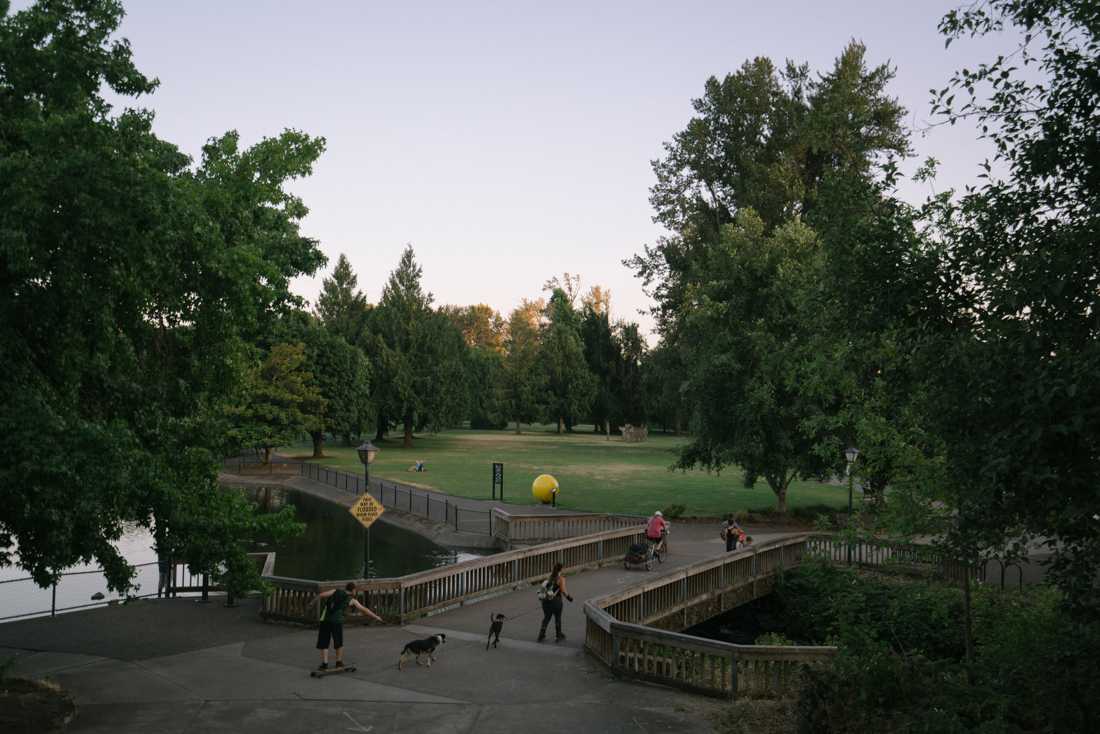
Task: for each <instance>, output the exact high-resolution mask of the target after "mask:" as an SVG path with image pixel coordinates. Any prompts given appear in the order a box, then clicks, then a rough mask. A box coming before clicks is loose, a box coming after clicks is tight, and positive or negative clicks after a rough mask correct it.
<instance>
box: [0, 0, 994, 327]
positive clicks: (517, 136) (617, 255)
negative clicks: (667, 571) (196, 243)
mask: <svg viewBox="0 0 1100 734" xmlns="http://www.w3.org/2000/svg"><path fill="white" fill-rule="evenodd" d="M955 4H956V3H951V2H938V1H934V0H909V1H907V2H902V1H897V0H879V1H878V2H875V3H867V2H847V1H843V0H842V1H834V2H829V3H822V2H820V1H819V0H818V1H817V2H812V1H811V2H801V1H799V2H793V1H789V0H772V1H771V2H734V1H732V0H731V1H728V2H692V1H691V0H680V1H678V2H591V1H590V2H583V3H574V2H566V1H559V2H554V3H546V2H541V3H535V2H523V1H518V0H517V1H514V2H481V1H479V0H465V1H464V2H439V3H419V2H390V3H376V2H336V1H331V2H326V1H324V0H317V1H316V2H313V3H290V2H275V1H269V2H256V1H246V0H233V1H232V2H226V0H187V2H178V0H130V1H129V2H126V8H127V17H126V18H125V19H124V21H123V25H122V28H121V32H120V35H122V36H124V37H126V38H128V39H129V40H130V42H131V44H132V47H133V51H134V57H135V60H136V63H137V65H138V68H139V69H141V70H142V71H143V72H144V73H146V74H147V75H150V76H156V77H158V78H159V79H160V82H161V85H160V88H159V90H158V91H157V92H156V93H155V94H154V95H153V96H152V97H149V98H143V99H142V101H141V103H140V104H141V106H144V107H147V108H149V109H152V110H154V111H155V112H156V125H155V127H156V131H157V133H158V135H160V136H161V137H163V138H165V139H167V140H169V141H172V142H173V143H175V144H177V145H178V146H180V147H181V148H182V149H183V150H184V151H186V152H188V153H190V154H192V155H193V156H196V157H197V156H198V153H199V151H200V149H201V146H202V144H203V143H204V142H205V141H206V140H207V139H208V138H210V137H213V136H216V135H220V134H221V133H223V132H225V131H226V130H230V129H236V130H238V131H239V132H240V134H241V136H242V140H243V142H245V143H246V144H250V143H254V142H256V141H258V140H260V139H261V138H263V137H265V136H274V135H277V134H279V132H281V131H282V130H283V129H284V128H297V129H300V130H303V131H305V132H307V133H309V134H312V135H319V136H323V137H325V138H326V140H327V144H328V146H327V151H326V153H325V154H324V156H323V157H322V158H321V160H320V161H319V163H318V164H317V166H316V167H315V170H314V173H313V176H312V177H310V178H309V179H307V180H303V181H299V182H296V183H294V184H293V185H292V186H291V189H292V190H293V191H294V192H296V193H297V194H299V195H300V196H302V197H303V198H304V200H305V202H306V204H307V206H309V207H310V210H311V212H310V214H309V216H308V217H307V218H306V219H305V220H304V222H303V232H304V233H305V234H307V235H308V236H311V237H315V238H317V240H318V241H319V242H320V247H321V249H322V250H323V251H324V253H325V254H326V255H327V256H328V257H329V259H330V262H329V266H328V267H327V268H326V269H325V271H323V272H321V273H318V275H317V277H314V278H300V279H298V280H297V281H296V282H295V284H294V289H295V291H296V292H297V293H299V294H300V295H302V296H303V297H305V298H306V299H309V300H310V301H312V300H313V299H315V298H316V295H317V293H318V292H319V289H320V284H321V277H322V276H323V275H325V273H326V272H328V271H330V270H331V267H332V265H333V264H335V261H336V257H337V256H338V255H339V254H340V253H345V254H346V255H347V256H348V258H349V259H350V261H351V264H352V267H353V268H354V270H355V271H356V273H357V274H358V276H359V286H360V288H361V289H362V290H363V291H364V292H365V293H366V294H367V297H368V299H369V300H371V301H372V302H374V301H377V299H378V298H379V296H380V294H381V291H382V287H383V285H384V283H385V280H386V277H387V276H388V274H389V272H390V271H391V270H392V269H393V268H394V266H395V265H396V264H397V261H398V258H399V257H400V254H401V251H402V249H403V248H404V247H405V245H406V244H411V245H412V246H413V248H414V250H415V252H416V256H417V259H418V260H419V262H420V264H421V265H422V267H423V273H424V274H423V284H424V286H425V287H426V289H427V290H429V291H431V292H432V293H434V295H435V299H436V302H437V303H439V304H443V303H452V304H471V303H487V304H489V305H490V306H492V307H493V308H495V309H498V310H499V311H501V312H502V313H504V314H505V316H506V315H507V312H508V311H510V310H511V309H512V308H513V307H515V306H516V305H518V304H519V302H520V300H521V299H522V298H536V297H539V296H540V295H542V293H541V288H542V284H543V283H544V282H545V281H546V280H547V279H548V278H550V277H551V276H553V275H555V274H558V273H561V272H563V271H568V272H571V273H579V274H581V276H582V288H583V289H587V288H588V287H589V286H591V285H595V284H599V285H602V286H604V287H606V288H609V289H610V291H611V298H612V302H611V305H612V315H613V317H616V318H626V319H630V320H637V321H639V323H640V324H641V325H642V328H643V331H646V332H648V331H649V330H650V329H651V328H652V320H651V319H650V318H649V317H648V316H646V315H644V314H643V313H639V312H640V311H645V310H646V309H647V308H648V307H649V305H650V301H649V299H648V298H647V297H646V295H645V294H644V293H643V289H642V286H641V283H640V281H638V280H637V279H636V278H635V277H634V276H633V273H632V272H631V271H630V270H629V269H628V268H626V267H625V266H624V265H623V264H622V261H623V260H624V259H625V258H628V257H630V256H631V255H633V254H635V253H637V252H639V251H641V249H642V247H643V246H644V245H645V244H646V243H652V242H653V241H654V240H655V239H656V238H657V237H658V236H660V234H661V230H660V228H659V227H658V226H657V225H656V224H654V223H653V221H652V210H651V207H650V205H649V202H648V189H649V187H650V186H651V185H652V183H653V180H654V179H653V174H652V171H651V168H650V161H651V160H653V159H654V158H657V157H659V156H661V154H662V143H663V142H664V141H667V140H669V139H671V137H672V135H673V134H674V133H675V132H677V131H678V130H680V129H682V128H683V127H684V125H685V124H686V122H687V121H688V119H689V118H690V116H691V113H692V110H691V100H692V98H694V97H698V96H699V95H700V94H701V92H702V89H703V83H704V82H705V80H706V79H707V77H709V76H711V75H717V76H722V75H724V74H726V73H729V72H732V71H734V70H736V69H737V68H738V67H739V66H740V65H741V64H742V63H743V62H744V61H745V60H746V59H749V58H752V57H754V56H760V55H763V56H769V57H771V58H772V59H774V60H776V61H781V60H783V59H786V58H791V59H794V60H797V61H806V62H809V63H810V65H811V67H812V68H814V69H815V70H820V71H825V70H827V69H828V68H829V67H830V66H831V65H832V62H833V60H834V59H835V58H836V56H837V55H838V54H839V53H840V51H841V50H842V48H843V47H844V46H845V44H846V43H848V41H849V40H851V39H857V40H861V41H863V42H864V43H865V44H866V45H867V47H868V56H869V60H870V61H871V62H872V63H882V62H890V63H891V64H893V65H895V66H896V67H897V76H896V79H895V80H894V82H893V84H892V86H891V92H892V93H893V94H894V95H895V96H897V97H898V98H899V99H900V100H901V102H902V103H903V104H904V105H905V106H906V107H907V108H908V110H909V116H908V117H907V122H908V123H909V124H910V125H911V126H912V127H914V128H915V129H922V128H926V127H927V125H928V123H929V122H930V119H931V118H930V116H929V90H930V89H931V88H933V87H935V88H939V87H942V86H944V85H945V84H946V82H947V80H948V79H949V77H950V75H951V73H952V71H954V70H955V69H957V68H959V67H962V66H968V65H969V66H975V65H976V64H977V63H978V62H980V61H983V60H990V59H991V58H992V57H993V56H994V55H995V54H996V52H997V51H998V50H1004V49H1005V47H1006V46H1005V41H1004V39H980V40H977V41H972V40H968V41H965V42H961V43H955V44H952V46H951V47H950V49H949V50H945V49H944V41H943V38H942V37H941V36H940V35H939V34H938V33H937V30H936V25H937V22H938V20H939V18H940V17H941V16H942V15H943V13H944V12H945V11H947V10H949V9H950V8H951V7H953V6H954V5H955ZM19 5H20V6H22V5H26V3H20V4H19ZM975 137H976V136H975V134H974V132H973V130H972V129H968V128H965V127H956V128H950V127H939V128H935V129H934V130H932V131H930V132H929V133H928V134H927V135H919V134H918V135H917V136H915V137H914V147H915V149H916V152H917V158H916V159H915V160H913V161H911V162H910V163H909V164H908V165H907V166H906V169H907V170H908V171H910V172H911V171H912V170H913V169H915V167H916V166H917V165H918V163H919V160H920V159H922V158H923V157H925V156H927V155H931V154H934V155H935V156H936V157H937V158H938V159H939V160H940V161H941V167H940V175H939V178H938V179H937V181H936V184H935V186H936V187H937V188H938V189H942V188H946V187H957V188H958V187H962V186H964V185H966V184H967V183H973V182H974V181H975V178H976V174H977V165H978V163H979V162H980V161H981V160H982V159H983V158H984V157H985V156H986V155H987V154H988V151H987V148H986V147H985V146H983V145H981V144H978V143H976V142H975ZM928 193H929V190H928V186H927V185H922V186H917V185H915V184H910V185H909V186H908V187H907V188H905V189H903V190H902V195H903V196H905V197H906V198H909V199H911V200H913V201H916V200H918V199H921V198H923V197H924V196H926V195H927V194H928ZM650 340H651V342H652V341H654V339H653V338H652V337H651V339H650Z"/></svg>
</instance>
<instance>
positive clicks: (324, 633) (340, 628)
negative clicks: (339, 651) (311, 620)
mask: <svg viewBox="0 0 1100 734" xmlns="http://www.w3.org/2000/svg"><path fill="white" fill-rule="evenodd" d="M329 639H331V640H332V646H333V647H336V648H340V647H343V646H344V625H342V624H333V623H332V622H321V626H320V627H319V628H318V629H317V649H318V650H327V649H328V643H329Z"/></svg>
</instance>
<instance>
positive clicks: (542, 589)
mask: <svg viewBox="0 0 1100 734" xmlns="http://www.w3.org/2000/svg"><path fill="white" fill-rule="evenodd" d="M555 581H556V580H555ZM557 595H558V585H557V583H553V584H551V583H550V579H546V580H545V581H543V582H542V584H541V585H540V586H539V590H538V597H539V601H553V600H554V598H555V597H556V596H557Z"/></svg>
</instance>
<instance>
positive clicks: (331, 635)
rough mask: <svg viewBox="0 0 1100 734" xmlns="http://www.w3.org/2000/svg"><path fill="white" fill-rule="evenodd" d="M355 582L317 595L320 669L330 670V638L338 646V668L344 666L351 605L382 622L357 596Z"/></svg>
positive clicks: (335, 646)
mask: <svg viewBox="0 0 1100 734" xmlns="http://www.w3.org/2000/svg"><path fill="white" fill-rule="evenodd" d="M354 595H355V582H354V581H349V582H348V583H347V586H345V587H344V588H343V589H329V590H328V591H322V592H321V593H320V594H318V595H317V600H318V601H320V602H322V603H321V624H320V626H319V627H318V628H317V649H318V650H320V651H321V665H320V667H318V668H317V670H319V671H325V670H328V646H329V640H331V641H332V646H333V647H334V648H336V670H340V669H341V668H343V667H344V610H345V609H347V608H348V607H349V606H351V607H354V608H356V609H358V610H359V611H360V612H362V613H363V614H366V615H367V616H368V617H370V618H372V619H374V620H375V621H376V622H381V621H382V618H381V617H379V616H378V615H377V614H375V613H374V612H372V611H371V610H370V609H367V608H366V607H365V606H363V605H362V604H360V603H359V600H358V599H356V598H355V596H354Z"/></svg>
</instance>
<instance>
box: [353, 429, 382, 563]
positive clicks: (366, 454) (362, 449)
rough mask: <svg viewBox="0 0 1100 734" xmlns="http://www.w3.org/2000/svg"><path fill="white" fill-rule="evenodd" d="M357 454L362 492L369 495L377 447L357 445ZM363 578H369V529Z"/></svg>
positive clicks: (368, 444) (371, 444)
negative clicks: (362, 475) (360, 468)
mask: <svg viewBox="0 0 1100 734" xmlns="http://www.w3.org/2000/svg"><path fill="white" fill-rule="evenodd" d="M355 452H356V453H357V454H359V461H361V462H363V473H364V477H363V479H364V482H363V492H364V493H366V494H370V465H371V464H373V463H374V457H375V456H377V455H378V447H377V446H375V445H374V444H373V443H371V442H370V441H364V442H363V443H361V444H359V448H357V449H356V450H355ZM363 578H367V579H369V578H370V528H369V527H368V528H367V562H366V565H365V566H364V568H363Z"/></svg>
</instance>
